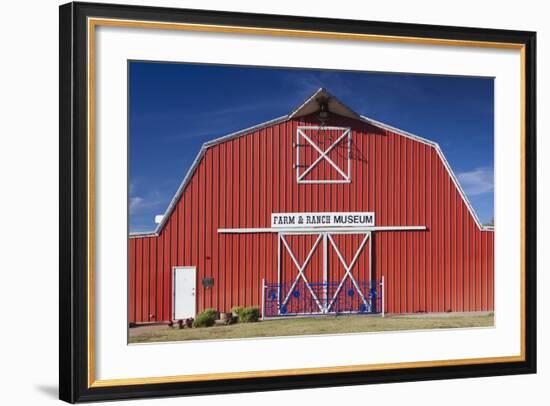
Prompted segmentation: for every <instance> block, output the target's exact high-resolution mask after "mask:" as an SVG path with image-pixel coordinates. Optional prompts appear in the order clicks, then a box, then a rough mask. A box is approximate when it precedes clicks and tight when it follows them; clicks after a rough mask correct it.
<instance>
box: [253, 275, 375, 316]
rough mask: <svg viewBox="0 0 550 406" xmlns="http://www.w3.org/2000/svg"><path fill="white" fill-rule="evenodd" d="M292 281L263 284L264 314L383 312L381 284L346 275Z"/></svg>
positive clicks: (295, 314)
mask: <svg viewBox="0 0 550 406" xmlns="http://www.w3.org/2000/svg"><path fill="white" fill-rule="evenodd" d="M293 285H294V282H284V283H280V284H278V283H266V284H265V285H264V289H265V291H264V306H263V310H264V317H277V316H297V315H319V314H346V313H347V314H378V313H382V312H383V303H382V299H383V298H382V296H383V292H382V284H381V283H380V282H379V281H371V282H369V281H357V286H356V285H355V283H354V282H353V281H352V280H351V279H350V278H349V277H348V278H346V280H345V281H344V283H341V282H313V283H309V284H306V283H305V281H304V280H303V279H300V280H299V281H298V282H297V283H296V284H295V285H294V287H293Z"/></svg>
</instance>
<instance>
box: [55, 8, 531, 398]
mask: <svg viewBox="0 0 550 406" xmlns="http://www.w3.org/2000/svg"><path fill="white" fill-rule="evenodd" d="M59 13H60V15H59V16H60V32H59V49H60V61H59V62H60V71H59V81H60V87H59V95H60V104H59V124H60V140H59V148H60V157H59V182H60V195H59V198H60V205H59V218H60V223H59V228H60V251H59V262H60V267H59V316H60V327H59V336H60V340H59V353H60V358H59V364H60V365H59V366H60V374H59V397H60V399H62V400H64V401H67V402H71V403H74V402H83V401H99V400H112V399H127V398H146V397H160V396H181V395H198V394H219V393H236V392H249V391H268V390H279V389H297V388H312V387H327V386H343V385H360V384H372V383H389V382H405V381H423V380H433V379H450V378H467V377H482V376H497V375H512V374H527V373H535V372H536V217H537V216H536V200H537V199H536V90H535V89H536V87H535V86H536V33H534V32H527V31H510V30H497V29H479V28H463V27H446V26H435V25H419V24H402V23H389V22H374V21H356V20H342V19H325V18H309V17H295V16H280V15H262V14H248V13H233V12H215V11H204V10H189V9H172V8H158V7H143V6H124V5H111V4H93V3H69V4H65V5H62V6H60V9H59ZM88 17H103V18H117V19H132V20H140V21H162V22H174V23H196V24H212V25H231V26H243V27H261V28H271V29H294V30H303V31H309V30H311V31H323V32H344V33H356V34H370V35H382V36H398V37H399V36H403V37H414V38H435V39H446V40H458V41H484V42H494V43H514V44H520V45H522V46H523V49H524V51H523V52H525V81H524V92H525V93H524V94H525V97H524V99H525V106H524V129H525V137H524V147H525V160H524V163H525V167H524V189H523V190H524V191H525V196H522V198H523V201H524V212H523V218H522V222H523V225H524V230H525V234H524V235H525V239H524V248H525V250H524V257H523V261H524V263H523V266H524V275H525V278H524V292H523V295H524V307H525V309H524V310H525V317H524V336H525V342H524V348H525V353H524V355H525V356H524V360H521V361H517V362H497V363H487V364H485V363H483V364H479V363H478V364H471V365H451V366H436V367H415V368H402V369H391V370H375V371H364V372H335V373H312V374H306V375H288V376H277V377H253V378H240V379H221V380H212V381H197V382H173V383H149V384H136V385H119V386H100V387H94V386H91V385H90V383H89V379H88V378H89V377H88V367H89V365H88V362H89V353H88V339H89V335H88V333H89V331H88V322H89V320H88V312H87V306H88V300H89V297H88V292H89V286H88V279H87V277H86V275H87V266H88V260H89V258H88V245H87V238H88V237H87V236H88V223H87V221H88V218H87V210H88V204H89V196H88V192H87V164H88V162H87V156H88V155H87V125H88V109H87V97H88V94H87V53H86V49H87V19H88Z"/></svg>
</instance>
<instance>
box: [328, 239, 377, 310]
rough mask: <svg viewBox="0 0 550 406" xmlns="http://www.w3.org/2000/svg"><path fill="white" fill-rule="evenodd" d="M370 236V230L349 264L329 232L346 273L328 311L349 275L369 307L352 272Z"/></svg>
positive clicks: (331, 241)
mask: <svg viewBox="0 0 550 406" xmlns="http://www.w3.org/2000/svg"><path fill="white" fill-rule="evenodd" d="M369 237H370V232H369V233H367V234H366V235H365V238H363V241H361V244H360V245H359V248H358V249H357V251H356V252H355V255H354V256H353V259H352V260H351V263H350V264H349V265H348V264H347V263H346V260H345V259H344V257H343V256H342V253H341V252H340V250H339V249H338V246H337V245H336V243H335V242H334V239H333V238H332V235H330V234H328V239H329V241H330V243H331V244H332V247H333V248H334V251H336V254H337V255H338V258H339V259H340V262H341V263H342V265H343V267H344V269H345V270H346V274H345V275H344V277H343V278H342V280H341V281H340V284H339V285H338V288H337V289H336V292H334V296H333V297H332V299H331V301H330V304H329V305H328V306H327V309H326V311H327V312H328V311H330V308H331V307H332V305H333V304H334V303H335V302H336V299H337V298H338V294H339V293H340V290H341V289H342V286H344V282H345V281H346V278H347V277H348V276H349V278H350V279H351V282H352V283H353V286H355V289H356V290H357V293H359V296H361V300H362V301H363V303H364V304H365V306H366V307H367V308H369V304H368V303H367V301H366V300H365V296H364V295H363V292H362V291H361V288H360V287H359V284H358V283H357V281H356V280H355V278H354V277H353V274H352V273H351V270H352V268H353V267H354V266H355V263H356V262H357V258H359V255H361V251H362V250H363V247H364V246H365V244H366V243H367V241H368V240H369Z"/></svg>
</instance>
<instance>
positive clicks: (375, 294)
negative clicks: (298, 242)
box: [262, 231, 384, 317]
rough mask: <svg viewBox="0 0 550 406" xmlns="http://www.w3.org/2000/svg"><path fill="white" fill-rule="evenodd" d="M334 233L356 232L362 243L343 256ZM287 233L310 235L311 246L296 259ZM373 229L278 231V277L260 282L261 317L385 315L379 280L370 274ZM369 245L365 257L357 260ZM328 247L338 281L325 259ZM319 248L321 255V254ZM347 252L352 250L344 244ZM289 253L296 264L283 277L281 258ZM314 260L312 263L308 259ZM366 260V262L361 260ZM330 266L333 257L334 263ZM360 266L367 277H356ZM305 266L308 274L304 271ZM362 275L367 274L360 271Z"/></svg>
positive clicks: (381, 282)
mask: <svg viewBox="0 0 550 406" xmlns="http://www.w3.org/2000/svg"><path fill="white" fill-rule="evenodd" d="M337 235H356V236H360V237H361V238H360V244H359V246H358V247H357V248H356V249H354V250H353V251H354V252H353V256H352V257H351V259H348V260H346V258H345V256H344V255H343V253H342V250H341V249H340V247H339V246H338V244H337V242H336V240H335V237H336V236H337ZM290 236H308V239H309V246H307V247H302V248H304V249H302V250H301V251H302V252H304V253H307V255H305V258H302V259H299V258H298V255H297V254H296V252H295V251H296V250H293V248H292V247H291V244H289V241H288V239H289V238H292V237H290ZM371 241H372V233H371V232H370V231H369V232H366V233H365V232H362V233H359V232H357V233H352V232H348V233H342V232H340V233H339V232H330V233H329V232H322V233H308V234H303V233H279V234H278V259H277V267H278V281H277V282H267V283H266V282H264V285H263V305H262V307H263V312H262V313H263V315H264V317H275V316H296V315H319V314H346V313H349V314H353V313H358V314H369V313H370V314H372V313H383V311H384V307H383V281H375V280H373V278H372V249H371V247H372V243H371ZM366 246H368V248H369V249H368V259H367V260H366V261H365V260H363V261H358V259H359V257H360V256H361V254H362V253H363V252H364V250H365V247H366ZM329 250H330V251H331V253H334V254H336V256H337V258H338V261H337V262H338V263H339V266H340V267H341V268H342V269H343V275H341V278H340V277H339V278H338V279H337V280H336V279H335V278H334V276H333V275H334V272H333V270H331V269H330V268H331V261H329V259H328V255H329ZM319 251H321V252H320V253H321V254H322V257H321V258H319ZM347 251H348V252H349V251H350V249H349V247H348V250H347ZM283 255H288V256H289V257H290V260H291V261H290V262H291V264H292V265H293V266H294V269H295V275H293V277H292V278H286V274H285V273H282V268H283V264H282V262H283V261H282V256H283ZM314 258H315V264H314V265H312V262H314V260H313V259H314ZM365 262H366V263H365ZM332 263H333V264H334V261H332ZM361 265H366V266H368V272H369V275H368V278H365V279H361V278H357V273H355V274H354V270H355V269H357V268H358V267H359V266H361ZM308 270H309V272H307V271H308ZM363 276H365V275H363Z"/></svg>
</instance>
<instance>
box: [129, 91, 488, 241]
mask: <svg viewBox="0 0 550 406" xmlns="http://www.w3.org/2000/svg"><path fill="white" fill-rule="evenodd" d="M320 100H323V101H327V104H328V110H329V112H332V113H334V114H337V115H340V116H344V117H348V118H352V119H356V120H360V121H363V122H365V123H368V124H370V125H372V126H374V127H378V128H380V129H383V130H387V131H391V132H393V133H395V134H398V135H401V136H403V137H407V138H410V139H413V140H415V141H418V142H421V143H423V144H426V145H428V146H430V147H432V148H434V149H435V150H436V152H437V154H438V156H439V158H440V159H441V161H442V162H443V164H444V166H445V168H446V170H447V172H448V173H449V176H450V177H451V179H452V180H453V182H454V184H455V186H456V188H457V190H458V191H459V193H460V195H461V197H462V199H463V200H464V202H465V203H466V206H467V207H468V210H469V212H470V214H471V215H472V217H473V219H474V221H475V223H476V225H477V226H478V228H479V229H480V230H484V231H489V230H493V227H492V226H484V225H482V223H481V222H480V220H479V218H478V216H477V214H476V212H475V210H474V208H473V206H472V205H471V203H470V201H469V200H468V197H467V196H466V193H464V190H463V189H462V187H461V186H460V183H459V182H458V178H457V177H456V175H455V174H454V172H453V171H452V169H451V166H450V165H449V162H448V161H447V159H446V158H445V155H444V154H443V151H442V150H441V147H440V146H439V144H438V143H436V142H434V141H431V140H428V139H426V138H422V137H419V136H418V135H415V134H412V133H410V132H407V131H404V130H401V129H399V128H396V127H392V126H391V125H388V124H385V123H382V122H380V121H377V120H374V119H372V118H369V117H367V116H364V115H360V114H358V113H356V112H355V111H353V110H352V109H351V108H350V107H348V106H347V105H345V104H344V103H343V102H341V101H340V100H338V98H336V97H335V96H334V95H332V94H331V93H330V92H329V91H328V90H327V89H325V88H319V89H318V90H317V91H316V92H314V93H313V94H312V95H311V96H310V97H308V98H307V99H305V100H304V102H303V103H301V104H300V105H299V106H298V107H296V108H295V109H293V110H292V111H291V112H290V113H289V114H286V115H284V116H281V117H277V118H274V119H272V120H269V121H265V122H263V123H260V124H257V125H255V126H252V127H248V128H245V129H243V130H240V131H237V132H234V133H230V134H227V135H224V136H222V137H219V138H215V139H213V140H210V141H207V142H205V143H204V144H203V145H202V147H201V149H200V151H199V153H198V154H197V157H196V158H195V160H194V161H193V163H192V164H191V167H190V168H189V170H188V171H187V174H186V175H185V177H184V178H183V180H182V182H181V184H180V186H179V187H178V190H177V191H176V194H175V195H174V197H173V198H172V200H171V201H170V204H169V205H168V208H167V209H166V211H165V212H164V215H163V218H162V221H161V222H160V223H159V224H157V227H156V229H155V231H152V232H139V233H130V237H144V236H156V235H159V233H160V232H161V230H162V229H163V227H164V225H165V224H166V222H167V221H168V219H169V217H170V215H171V214H172V211H173V210H174V208H175V207H176V204H177V202H178V201H179V199H180V197H181V195H182V194H183V191H184V190H185V187H186V186H187V184H188V183H189V181H190V180H191V177H192V176H193V174H194V172H195V169H196V168H197V166H198V165H199V163H200V162H201V160H202V158H203V157H204V154H205V153H206V150H207V149H208V148H210V147H213V146H215V145H218V144H220V143H222V142H225V141H228V140H231V139H234V138H238V137H241V136H244V135H246V134H249V133H251V132H253V131H256V130H260V129H263V128H266V127H269V126H272V125H275V124H279V123H282V122H284V121H288V120H291V119H293V118H298V117H303V116H307V115H310V114H312V113H315V112H317V111H318V110H319V104H320V103H319V102H320Z"/></svg>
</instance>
